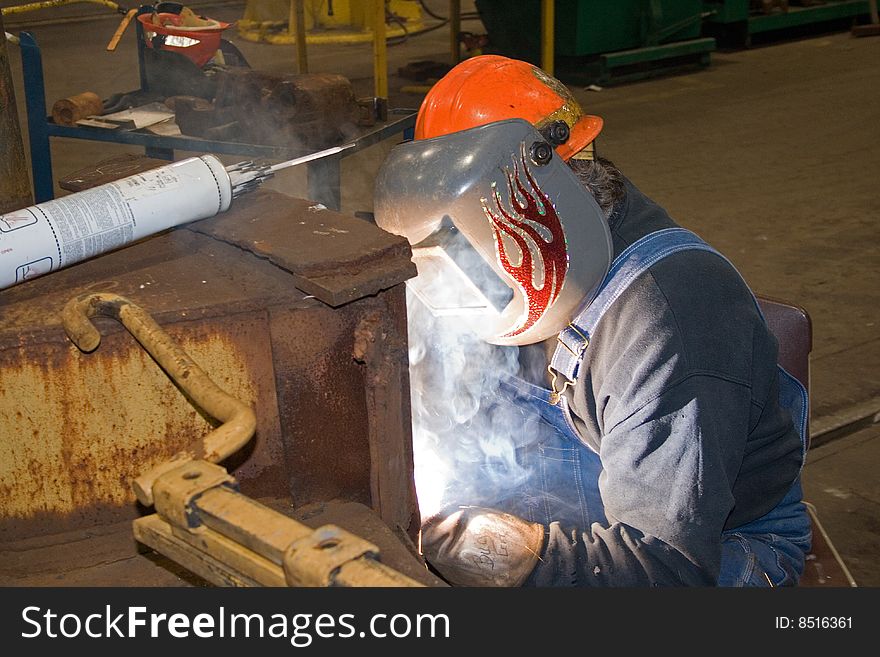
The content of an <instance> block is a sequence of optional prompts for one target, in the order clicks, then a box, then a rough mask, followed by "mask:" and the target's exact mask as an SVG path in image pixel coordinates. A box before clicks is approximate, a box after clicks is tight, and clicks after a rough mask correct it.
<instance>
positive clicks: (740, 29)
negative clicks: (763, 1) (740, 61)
mask: <svg viewBox="0 0 880 657" xmlns="http://www.w3.org/2000/svg"><path fill="white" fill-rule="evenodd" d="M758 4H760V3H758ZM754 5H755V3H754V2H752V0H703V6H704V9H705V11H706V19H705V25H704V32H705V33H707V34H713V35H717V36H719V37H721V36H723V37H724V41H725V42H726V43H729V44H730V45H732V46H747V45H749V44H750V43H751V41H752V36H753V35H757V34H761V35H770V34H771V33H774V32H779V31H782V30H788V29H796V28H804V27H807V26H810V25H828V24H832V23H835V22H845V21H848V22H852V21H853V20H855V19H859V18H865V17H867V16H868V15H869V13H870V6H869V5H870V3H869V2H868V0H822V1H820V2H816V1H815V0H814V1H813V2H801V3H798V2H793V1H792V2H788V3H787V5H788V6H787V8H786V9H785V10H784V11H782V10H779V9H778V10H775V11H771V12H769V13H764V12H762V11H760V10H757V9H755V7H754Z"/></svg>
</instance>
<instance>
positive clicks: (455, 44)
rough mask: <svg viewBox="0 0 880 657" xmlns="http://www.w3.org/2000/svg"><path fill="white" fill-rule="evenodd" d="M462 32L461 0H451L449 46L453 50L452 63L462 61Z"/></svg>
mask: <svg viewBox="0 0 880 657" xmlns="http://www.w3.org/2000/svg"><path fill="white" fill-rule="evenodd" d="M460 33H461V0H449V47H450V50H451V52H452V65H453V66H455V65H456V64H458V63H459V62H460V61H461V47H460V45H459V41H458V35H459V34H460Z"/></svg>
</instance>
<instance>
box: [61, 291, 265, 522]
mask: <svg viewBox="0 0 880 657" xmlns="http://www.w3.org/2000/svg"><path fill="white" fill-rule="evenodd" d="M96 315H101V316H104V317H111V318H113V319H115V320H117V321H118V322H120V323H121V324H122V325H123V326H124V327H125V328H126V329H128V331H129V333H131V334H132V335H133V336H134V338H135V339H136V340H137V341H138V342H139V343H140V344H141V346H142V347H143V348H144V349H145V350H146V351H147V353H149V354H150V356H152V357H153V359H154V360H155V361H156V362H157V363H159V365H160V366H161V367H162V369H164V370H165V372H166V373H167V374H168V376H170V377H171V379H172V380H173V381H174V382H175V383H176V384H177V385H178V386H179V387H180V388H181V389H182V390H183V391H184V392H185V393H186V394H187V395H189V397H190V399H192V400H193V402H195V403H196V404H197V405H198V406H199V407H200V408H201V409H202V410H204V411H205V412H206V413H208V414H209V415H211V416H212V417H215V418H217V419H218V420H220V421H222V422H223V424H222V425H220V426H219V427H217V428H216V429H215V430H214V431H212V432H211V433H209V434H208V435H206V436H204V437H203V438H202V439H201V440H196V441H194V442H193V443H192V444H191V445H190V446H189V447H188V448H187V449H185V450H183V451H181V452H178V453H177V454H175V455H174V456H173V457H172V458H171V459H170V460H169V461H166V462H164V463H161V464H159V465H157V466H155V467H154V468H152V469H150V470H148V471H147V472H145V473H143V474H141V475H140V476H139V477H137V478H136V479H135V481H134V484H133V487H134V491H135V494H136V495H137V498H138V500H139V501H140V502H141V503H142V504H144V505H146V506H152V505H153V484H154V483H155V481H156V479H157V478H158V477H159V476H161V475H162V474H163V473H165V472H168V471H170V470H172V469H174V468H176V467H178V466H179V465H181V464H182V463H185V462H187V461H191V460H195V459H203V460H205V461H209V462H211V463H218V462H220V461H222V460H223V459H225V458H227V457H228V456H230V455H232V454H234V453H235V452H237V451H238V450H239V449H241V448H242V447H243V446H244V445H246V444H247V443H248V441H249V440H250V439H251V437H252V436H253V435H254V431H256V428H257V418H256V415H255V414H254V411H253V410H252V409H251V408H250V407H249V406H248V405H246V404H244V403H243V402H241V401H239V400H238V399H236V398H235V397H232V396H231V395H229V394H227V393H226V392H225V391H223V390H222V389H221V388H220V387H219V386H217V384H215V383H214V382H213V381H212V380H211V379H210V378H209V377H208V375H207V374H205V372H204V371H203V370H202V369H201V368H200V367H199V366H198V365H196V363H195V362H194V361H193V360H192V359H191V358H190V357H189V355H188V354H187V353H186V352H185V351H183V349H181V348H180V347H179V346H178V345H177V344H176V343H175V342H174V340H172V339H171V337H170V336H169V335H168V334H167V333H166V332H165V331H164V330H163V329H162V327H160V326H159V325H158V324H157V323H156V322H155V321H154V320H153V318H152V317H151V316H150V315H149V313H147V312H146V311H145V310H143V309H142V308H140V307H139V306H137V305H135V304H134V303H132V302H131V301H129V300H128V299H126V298H125V297H122V296H119V295H116V294H107V293H94V294H85V295H81V296H79V297H76V298H74V299H71V300H70V301H69V302H68V303H67V304H66V305H65V306H64V310H63V311H62V314H61V316H62V321H63V323H64V330H65V332H66V333H67V337H69V338H70V340H71V342H73V343H74V344H75V345H76V346H77V347H78V348H79V349H80V350H82V351H84V352H87V353H89V352H92V351H94V350H95V349H97V348H98V345H99V344H100V343H101V334H100V333H99V332H98V330H97V329H96V328H95V326H94V324H92V322H91V321H90V318H92V317H94V316H96Z"/></svg>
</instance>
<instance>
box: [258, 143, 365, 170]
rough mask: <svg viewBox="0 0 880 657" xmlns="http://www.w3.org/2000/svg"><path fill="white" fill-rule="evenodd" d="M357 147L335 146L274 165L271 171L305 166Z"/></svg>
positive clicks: (349, 145) (352, 144)
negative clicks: (307, 163) (298, 165)
mask: <svg viewBox="0 0 880 657" xmlns="http://www.w3.org/2000/svg"><path fill="white" fill-rule="evenodd" d="M355 146H357V144H355V143H354V142H351V143H349V144H344V145H342V146H334V147H333V148H326V149H324V150H323V151H318V152H316V153H310V154H308V155H303V156H302V157H295V158H294V159H292V160H287V161H286V162H279V163H278V164H273V165H272V166H271V167H269V169H270V170H271V171H273V172H274V171H281V169H286V168H288V167H295V166H296V165H297V164H305V163H306V162H311V161H312V160H318V159H320V158H322V157H327V156H328V155H335V154H336V153H341V152H342V151H346V150H348V149H349V148H354V147H355Z"/></svg>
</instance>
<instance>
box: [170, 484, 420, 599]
mask: <svg viewBox="0 0 880 657" xmlns="http://www.w3.org/2000/svg"><path fill="white" fill-rule="evenodd" d="M192 508H193V510H194V511H195V513H196V515H197V517H198V519H199V520H200V521H201V522H202V523H203V524H204V525H205V527H207V528H208V529H209V530H211V531H213V532H215V533H216V534H219V535H220V536H223V537H225V538H227V539H230V540H231V541H232V542H233V543H235V544H236V545H239V546H242V547H244V548H245V549H247V550H249V551H251V552H252V553H254V554H256V555H259V556H260V557H262V558H263V559H266V560H267V561H269V562H271V563H273V564H279V565H284V567H285V571H286V570H287V568H288V567H289V566H287V565H285V562H287V563H290V560H289V559H288V560H285V558H284V557H285V556H286V555H288V554H289V553H288V549H289V548H290V547H291V545H292V544H293V543H295V542H296V541H300V540H303V539H308V538H309V537H311V536H312V535H313V534H314V533H315V530H313V529H312V528H310V527H308V526H306V525H304V524H302V523H300V522H297V521H296V520H294V519H292V518H288V517H287V516H285V515H283V514H281V513H278V512H276V511H273V510H272V509H270V508H268V507H266V506H263V505H262V504H260V503H259V502H256V501H254V500H251V499H249V498H247V497H245V496H244V495H241V494H240V493H237V492H235V491H233V490H231V489H228V488H212V489H211V490H208V491H206V492H205V493H203V494H202V495H201V496H200V497H199V498H198V499H197V500H196V501H195V502H193V504H192ZM182 533H183V532H178V533H177V536H181V534H182ZM202 536H203V533H197V534H195V537H196V539H197V540H200V539H201V537H202ZM239 551H240V550H239ZM220 560H221V561H223V560H224V559H222V558H221V559H220ZM304 562H305V563H308V562H309V560H308V559H306V560H305V561H304ZM314 563H315V564H316V566H318V565H319V563H320V562H314ZM286 574H287V579H288V581H291V575H294V576H295V575H297V573H290V572H287V573H286ZM300 578H301V577H300ZM332 580H333V585H335V586H347V587H348V586H406V587H409V586H414V587H421V586H422V584H420V583H418V582H416V581H415V580H413V579H410V578H409V577H407V576H405V575H403V574H401V573H399V572H397V571H396V570H394V569H392V568H389V567H388V566H386V565H384V564H382V563H380V562H378V561H376V560H374V559H371V558H368V557H361V558H356V559H353V560H351V561H349V562H348V563H346V564H344V565H343V566H342V567H340V568H339V571H338V572H337V573H336V574H335V576H334V577H333V578H332Z"/></svg>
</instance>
